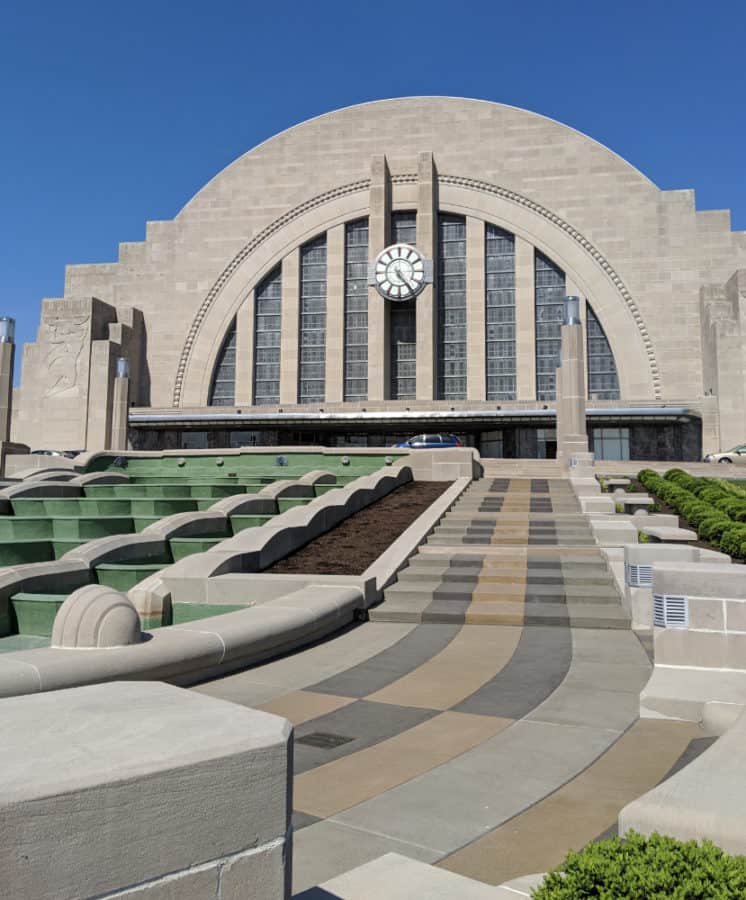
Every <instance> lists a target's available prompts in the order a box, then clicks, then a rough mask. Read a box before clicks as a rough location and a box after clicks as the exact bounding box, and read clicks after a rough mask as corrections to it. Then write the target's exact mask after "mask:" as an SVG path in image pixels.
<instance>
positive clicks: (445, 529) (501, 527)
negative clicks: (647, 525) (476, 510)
mask: <svg viewBox="0 0 746 900" xmlns="http://www.w3.org/2000/svg"><path fill="white" fill-rule="evenodd" d="M519 524H520V523H517V522H512V523H506V524H501V523H498V524H497V525H492V524H491V523H490V524H486V525H485V524H484V523H482V522H441V524H440V525H438V526H437V528H436V531H437V532H438V533H439V534H467V533H469V534H482V533H483V534H493V533H498V534H499V533H500V532H511V531H515V530H516V526H517V525H519ZM526 525H528V526H529V530H530V532H531V534H553V533H554V532H557V533H561V534H566V535H583V536H587V535H590V534H591V529H590V528H587V527H583V526H581V525H575V524H573V525H565V524H563V523H560V524H557V525H554V524H552V523H551V522H527V523H524V525H523V528H524V530H525V526H526Z"/></svg>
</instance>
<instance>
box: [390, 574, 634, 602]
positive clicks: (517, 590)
mask: <svg viewBox="0 0 746 900" xmlns="http://www.w3.org/2000/svg"><path fill="white" fill-rule="evenodd" d="M436 591H437V597H438V599H439V600H450V599H453V600H469V601H481V600H490V599H494V600H495V601H497V602H499V601H500V599H501V598H503V597H506V598H516V599H522V598H523V597H524V595H529V596H530V597H532V598H537V599H538V598H544V599H546V602H548V603H564V602H565V601H566V600H567V601H576V602H578V603H585V602H589V603H603V604H606V603H614V604H619V602H620V600H619V594H618V593H617V590H616V587H615V586H614V585H613V584H605V585H594V584H575V585H563V584H560V583H556V582H555V583H554V584H529V585H525V584H510V583H503V584H500V583H490V584H482V583H481V582H480V583H478V584H475V583H474V582H469V581H449V582H445V583H444V582H442V581H440V580H437V581H433V580H428V581H426V580H424V579H421V580H414V581H397V582H396V583H395V584H392V585H390V586H389V587H387V588H386V590H385V591H384V598H385V599H387V600H388V599H391V598H393V597H404V598H407V599H414V598H416V597H423V596H428V597H430V599H432V598H433V597H434V596H435V592H436Z"/></svg>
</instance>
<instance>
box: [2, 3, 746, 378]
mask: <svg viewBox="0 0 746 900" xmlns="http://www.w3.org/2000/svg"><path fill="white" fill-rule="evenodd" d="M744 46H746V2H744V0H711V2H710V3H705V4H703V3H701V2H697V3H695V2H691V0H677V2H672V0H669V2H663V0H648V2H644V3H643V2H639V0H631V2H627V3H617V2H614V3H611V2H609V0H600V2H595V3H591V2H573V0H565V2H547V0H533V2H523V3H516V2H513V3H505V2H500V3H498V2H478V3H477V2H470V0H460V2H449V3H444V2H440V0H434V2H429V3H423V2H413V3H407V2H405V0H400V2H396V3H393V2H389V0H380V2H376V3H366V2H360V0H358V2H354V0H350V2H346V3H341V2H336V0H334V2H331V0H330V2H325V0H316V2H315V3H308V2H304V3H300V2H296V3H288V2H283V0H275V2H273V3H258V2H253V3H252V2H251V0H243V2H235V0H225V2H224V0H212V2H209V3H208V2H193V0H181V2H174V0H169V2H164V0H149V2H142V0H129V2H127V3H112V2H106V0H97V2H87V0H67V2H64V3H63V2H59V0H55V2H51V0H39V2H33V0H25V2H24V0H8V2H7V3H6V4H4V5H3V8H2V11H0V99H1V100H2V118H1V119H0V161H1V163H2V164H1V165H0V197H1V198H2V201H1V202H0V271H1V273H2V275H1V277H2V282H1V295H2V299H1V301H0V314H4V315H13V316H15V317H16V319H17V320H18V340H19V342H23V341H29V340H33V339H34V334H35V330H36V326H37V323H38V316H39V304H40V301H41V299H42V298H43V297H56V296H60V295H61V293H62V286H63V275H64V266H65V264H66V263H89V262H106V261H110V260H115V259H116V257H117V244H118V243H119V242H120V241H136V240H141V239H142V238H143V237H144V233H145V222H146V221H147V220H148V219H165V218H172V217H173V216H174V215H175V214H176V213H177V212H178V211H179V209H180V208H181V207H182V206H183V205H184V204H185V203H186V201H187V200H188V199H189V198H190V197H191V196H192V195H193V194H194V193H195V192H196V191H197V190H198V189H199V188H200V187H201V186H202V185H203V184H204V183H205V182H206V181H208V180H209V179H210V178H211V177H212V176H213V175H215V174H216V173H217V172H218V171H219V170H220V169H222V168H223V167H224V166H225V165H227V164H228V163H229V162H231V161H232V160H233V159H235V158H236V157H237V156H239V155H241V154H242V153H244V152H245V151H246V150H249V149H250V148H251V147H253V146H254V145H255V144H257V143H258V142H260V141H262V140H264V139H265V138H267V137H270V136H271V135H273V134H275V133H277V132H278V131H280V130H282V129H284V128H287V127H288V126H290V125H293V124H295V123H297V122H301V121H303V120H304V119H307V118H309V117H310V116H314V115H317V114H319V113H323V112H327V111H329V110H332V109H335V108H338V107H342V106H348V105H350V104H353V103H359V102H362V101H367V100H375V99H380V98H385V97H394V96H406V95H422V94H448V95H454V96H463V97H478V98H483V99H486V100H494V101H498V102H501V103H509V104H512V105H514V106H520V107H524V108H526V109H530V110H533V111H536V112H539V113H543V114H544V115H547V116H551V117H552V118H555V119H558V120H559V121H561V122H564V123H566V124H568V125H571V126H573V127H575V128H577V129H579V130H580V131H583V132H585V133H586V134H588V135H590V136H591V137H593V138H595V139H596V140H599V141H601V142H602V143H604V144H607V145H608V146H609V147H611V148H612V149H613V150H615V151H616V152H617V153H619V154H620V155H621V156H623V157H625V158H626V159H628V160H629V161H630V162H631V163H632V164H633V165H635V166H637V168H639V169H641V170H642V171H643V172H644V173H645V174H646V175H647V176H648V177H649V178H651V179H652V180H653V181H654V182H655V183H656V184H658V185H659V186H660V187H662V188H694V189H695V190H696V192H697V206H698V208H700V209H719V208H730V209H731V210H732V214H733V227H734V228H739V229H746V74H745V73H746V62H745V61H744ZM17 377H18V375H16V378H17Z"/></svg>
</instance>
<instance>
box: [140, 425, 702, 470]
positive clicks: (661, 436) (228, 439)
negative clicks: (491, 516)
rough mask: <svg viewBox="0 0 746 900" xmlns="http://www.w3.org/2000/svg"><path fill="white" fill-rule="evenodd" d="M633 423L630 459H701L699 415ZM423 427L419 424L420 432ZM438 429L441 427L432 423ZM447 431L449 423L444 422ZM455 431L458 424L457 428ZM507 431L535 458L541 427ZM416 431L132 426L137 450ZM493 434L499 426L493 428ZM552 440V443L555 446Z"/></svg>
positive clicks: (509, 446)
mask: <svg viewBox="0 0 746 900" xmlns="http://www.w3.org/2000/svg"><path fill="white" fill-rule="evenodd" d="M620 424H621V425H622V426H623V427H626V428H629V456H630V459H639V460H651V461H667V460H672V461H673V460H680V461H686V462H696V461H698V460H700V459H701V458H702V426H701V423H700V422H699V420H694V421H691V422H687V423H679V422H672V423H670V424H666V423H654V422H649V423H636V424H632V423H630V424H626V425H625V424H624V423H620ZM553 425H554V423H553V422H547V424H546V425H545V426H543V427H544V428H545V429H546V428H551V427H552V426H553ZM592 428H593V426H590V427H589V428H588V438H589V444H591V443H592V442H591V432H592ZM423 430H424V429H420V433H421V432H422V431H423ZM432 430H433V431H435V430H436V429H435V428H433V429H432ZM440 430H442V431H448V430H449V429H448V428H447V426H446V425H445V424H444V425H442V426H441V429H440ZM454 431H455V429H454ZM501 431H502V440H503V444H502V453H503V457H504V458H506V459H536V458H537V456H538V450H539V447H538V444H539V441H538V429H537V428H534V427H530V426H513V427H505V428H502V429H501ZM414 433H417V432H414V431H413V432H410V433H402V434H394V433H391V434H382V433H371V434H362V433H361V434H357V433H356V434H354V435H345V434H343V433H340V432H315V431H309V432H296V431H290V430H288V431H279V430H272V431H270V430H268V431H252V432H247V431H233V432H230V431H227V430H226V429H215V430H212V431H202V432H196V431H188V430H180V429H175V428H170V429H158V430H155V429H154V430H151V429H136V428H135V429H132V430H131V431H130V442H131V446H132V449H133V450H181V449H184V448H186V449H188V448H193V449H203V448H204V449H206V450H220V449H225V448H227V447H240V446H261V447H269V446H278V445H281V446H293V445H306V446H308V445H314V446H326V447H344V446H357V447H365V446H368V447H390V446H391V445H392V444H394V443H396V442H398V441H401V440H405V439H406V438H407V437H411V435H412V434H414ZM456 433H458V434H459V437H460V438H461V440H462V441H463V442H464V444H465V445H466V446H476V447H479V439H480V436H481V432H475V433H472V434H462V433H460V432H456ZM492 434H494V432H492ZM543 446H544V452H546V453H547V455H553V453H554V444H551V445H543ZM550 446H551V449H550Z"/></svg>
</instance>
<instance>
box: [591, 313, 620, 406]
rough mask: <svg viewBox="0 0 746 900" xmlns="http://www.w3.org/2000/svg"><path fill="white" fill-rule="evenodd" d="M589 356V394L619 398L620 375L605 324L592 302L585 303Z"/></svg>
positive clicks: (593, 398)
mask: <svg viewBox="0 0 746 900" xmlns="http://www.w3.org/2000/svg"><path fill="white" fill-rule="evenodd" d="M585 323H586V325H585V327H586V338H587V356H588V396H589V398H590V399H591V400H618V399H619V376H618V375H617V370H616V362H615V361H614V354H613V353H612V352H611V347H610V346H609V341H608V339H607V337H606V332H605V331H604V329H603V326H602V325H601V323H600V322H599V321H598V319H597V318H596V314H595V313H594V312H593V309H592V308H591V305H590V303H586V305H585Z"/></svg>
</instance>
